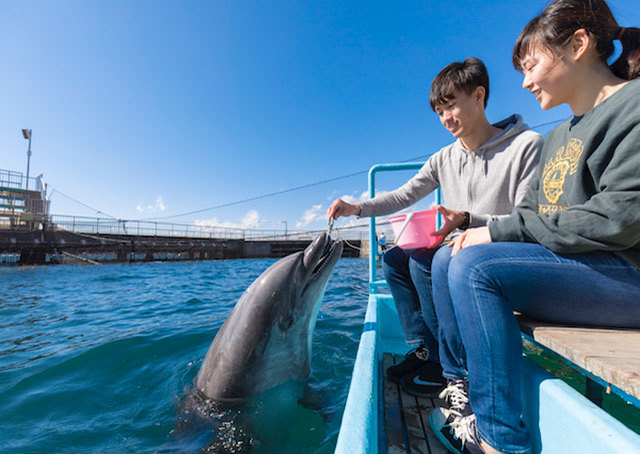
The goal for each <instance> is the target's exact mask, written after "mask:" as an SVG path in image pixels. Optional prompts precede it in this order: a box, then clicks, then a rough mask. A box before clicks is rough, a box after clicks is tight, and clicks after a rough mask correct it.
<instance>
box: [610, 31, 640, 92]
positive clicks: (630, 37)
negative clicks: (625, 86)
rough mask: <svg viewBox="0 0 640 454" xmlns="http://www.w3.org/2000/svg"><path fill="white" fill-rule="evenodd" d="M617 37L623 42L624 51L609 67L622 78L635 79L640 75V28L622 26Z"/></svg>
mask: <svg viewBox="0 0 640 454" xmlns="http://www.w3.org/2000/svg"><path fill="white" fill-rule="evenodd" d="M616 39H617V40H619V41H620V44H622V53H621V54H620V57H618V59H617V60H616V61H615V62H613V63H612V64H611V66H609V68H610V69H611V71H613V74H615V75H616V76H618V77H620V78H622V79H627V80H631V79H635V78H636V77H638V76H640V28H625V27H620V29H619V31H618V35H617V36H616Z"/></svg>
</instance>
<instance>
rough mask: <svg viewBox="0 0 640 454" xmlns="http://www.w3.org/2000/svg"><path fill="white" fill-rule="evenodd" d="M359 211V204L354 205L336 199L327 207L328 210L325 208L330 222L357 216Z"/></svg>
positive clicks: (360, 209)
mask: <svg viewBox="0 0 640 454" xmlns="http://www.w3.org/2000/svg"><path fill="white" fill-rule="evenodd" d="M361 211H362V208H361V207H360V204H359V203H356V204H355V205H354V204H351V203H348V202H345V201H344V200H342V199H336V200H334V201H333V203H332V204H331V205H329V208H327V219H328V220H331V218H333V219H338V218H339V217H341V216H353V215H359V214H360V212H361Z"/></svg>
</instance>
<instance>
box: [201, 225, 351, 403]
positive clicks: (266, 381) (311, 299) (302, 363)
mask: <svg viewBox="0 0 640 454" xmlns="http://www.w3.org/2000/svg"><path fill="white" fill-rule="evenodd" d="M343 247H344V246H343V244H342V242H340V241H333V240H332V239H331V238H330V237H329V235H327V234H326V233H322V234H321V235H319V236H318V237H317V238H316V239H315V240H313V241H312V242H311V244H309V246H308V247H307V248H306V249H305V250H304V251H301V252H296V253H294V254H291V255H288V256H287V257H284V258H282V259H280V260H278V261H277V262H276V263H274V264H273V265H271V266H270V267H269V268H268V269H267V270H266V271H264V272H263V273H262V274H261V275H260V276H259V277H258V278H257V279H256V280H255V281H254V282H253V283H252V284H251V286H249V288H248V289H247V290H246V291H245V292H244V294H243V295H242V297H241V298H240V300H238V302H237V303H236V306H235V307H234V309H233V311H232V312H231V314H230V315H229V317H228V318H227V320H226V321H225V323H224V325H223V326H222V328H220V331H219V332H218V334H217V335H216V337H215V339H214V340H213V342H212V344H211V347H210V348H209V351H208V353H207V355H206V357H205V360H204V362H203V364H202V367H201V368H200V371H199V372H198V376H197V377H196V386H197V387H198V388H199V389H200V390H201V391H202V392H203V393H204V394H205V395H206V396H208V397H210V398H212V399H216V400H225V399H228V398H239V397H246V396H248V395H250V394H253V393H256V392H259V391H262V390H265V389H268V388H271V387H274V386H277V385H279V384H280V383H283V382H285V381H287V380H291V379H295V378H304V377H306V376H308V375H309V373H310V357H311V338H312V335H313V331H314V329H315V323H316V318H317V315H318V311H319V309H320V302H321V300H322V296H323V295H324V291H325V288H326V285H327V282H328V281H329V277H330V275H331V272H332V271H333V268H334V267H335V265H336V263H337V262H338V260H339V258H340V257H341V255H342V250H343Z"/></svg>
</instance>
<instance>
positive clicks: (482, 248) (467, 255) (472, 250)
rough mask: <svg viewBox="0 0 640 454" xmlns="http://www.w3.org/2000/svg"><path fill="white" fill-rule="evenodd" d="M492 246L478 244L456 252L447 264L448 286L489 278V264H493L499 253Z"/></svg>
mask: <svg viewBox="0 0 640 454" xmlns="http://www.w3.org/2000/svg"><path fill="white" fill-rule="evenodd" d="M493 246H495V245H493V244H479V245H475V246H471V247H467V248H464V249H461V250H459V251H458V253H457V254H456V255H455V257H453V258H452V259H451V263H450V264H449V275H448V279H449V285H451V286H454V287H459V286H463V285H465V284H466V283H468V282H469V281H470V279H483V278H490V276H489V274H490V271H491V269H490V267H489V266H487V265H489V264H490V263H494V262H495V259H496V258H498V257H497V253H499V251H498V250H497V248H495V247H493Z"/></svg>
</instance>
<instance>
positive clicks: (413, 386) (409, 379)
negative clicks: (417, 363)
mask: <svg viewBox="0 0 640 454" xmlns="http://www.w3.org/2000/svg"><path fill="white" fill-rule="evenodd" d="M444 384H445V379H444V377H443V376H442V367H441V366H440V364H438V363H435V362H433V361H426V362H423V364H422V366H421V367H420V368H418V369H417V370H415V371H414V372H409V373H408V374H407V375H405V376H404V377H403V378H402V380H401V381H400V386H401V387H402V389H403V390H405V391H406V392H408V393H409V394H413V395H414V396H423V397H424V396H433V395H435V394H437V393H438V391H440V390H441V389H442V387H443V386H444Z"/></svg>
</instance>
